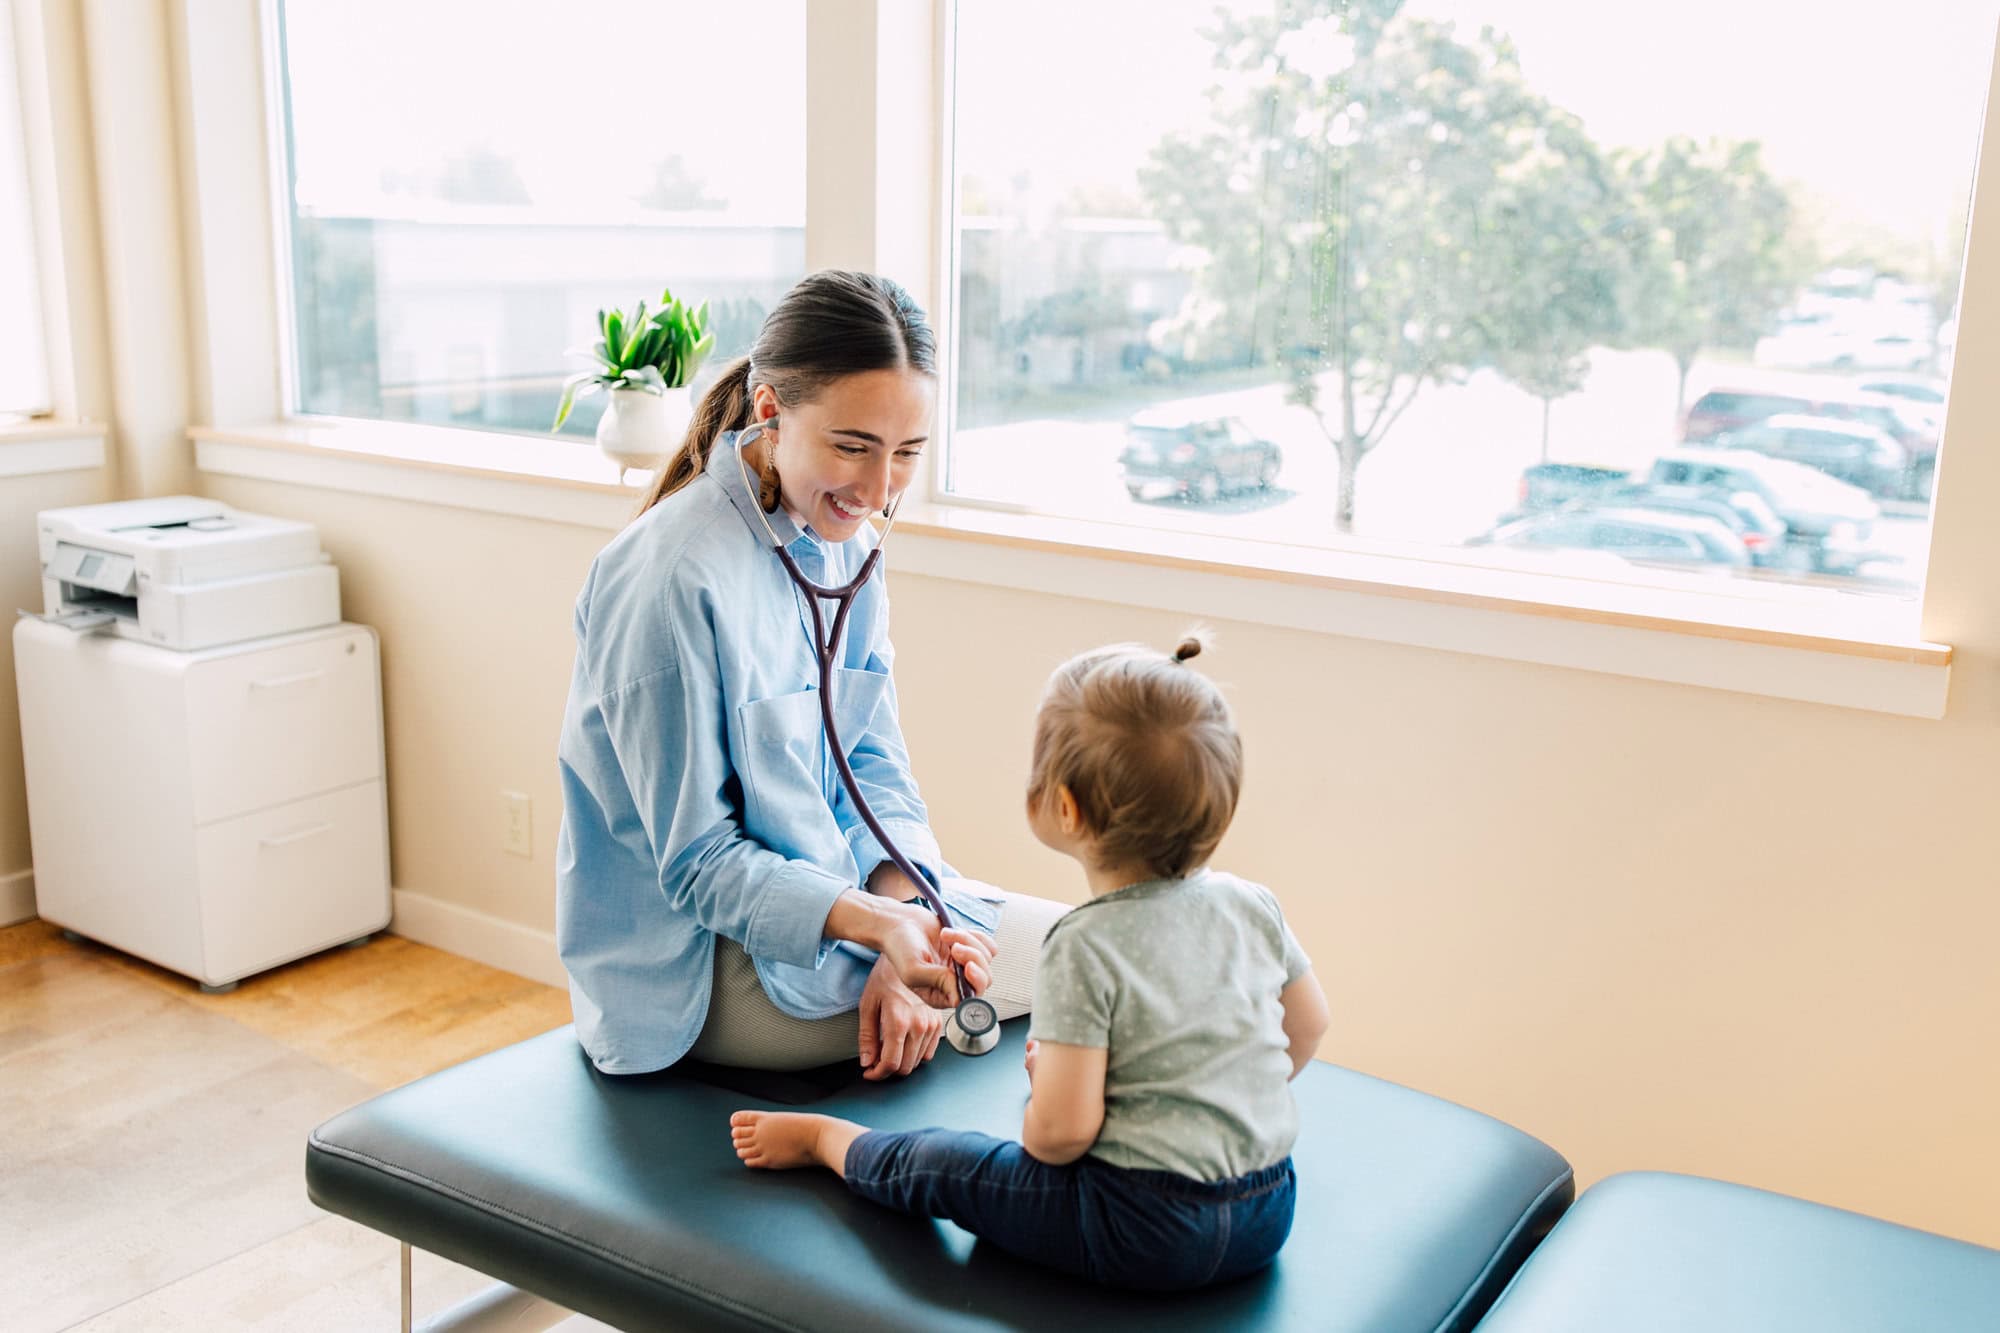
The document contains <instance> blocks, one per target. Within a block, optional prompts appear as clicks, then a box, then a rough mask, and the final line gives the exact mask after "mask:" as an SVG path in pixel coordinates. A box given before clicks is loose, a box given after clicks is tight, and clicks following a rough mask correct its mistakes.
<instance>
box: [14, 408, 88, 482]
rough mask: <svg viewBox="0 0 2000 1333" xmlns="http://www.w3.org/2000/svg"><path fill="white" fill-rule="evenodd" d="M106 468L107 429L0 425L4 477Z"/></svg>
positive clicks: (81, 423) (83, 423)
mask: <svg viewBox="0 0 2000 1333" xmlns="http://www.w3.org/2000/svg"><path fill="white" fill-rule="evenodd" d="M103 466H104V427H103V426H101V425H99V424H98V423H97V422H94V421H37V420H28V421H16V422H7V423H0V477H34V476H42V475H45V474H47V473H52V472H88V471H90V470H92V469H93V468H101V467H103Z"/></svg>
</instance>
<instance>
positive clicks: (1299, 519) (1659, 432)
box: [949, 351, 1930, 596]
mask: <svg viewBox="0 0 2000 1333" xmlns="http://www.w3.org/2000/svg"><path fill="white" fill-rule="evenodd" d="M1759 373H1760V372H1758V371H1756V370H1753V369H1751V368H1749V367H1747V366H1745V365H1741V364H1737V363H1729V362H1697V363H1696V365H1695V366H1694V367H1693V369H1692V371H1691V373H1690V375H1689V380H1688V385H1687V399H1688V401H1690V402H1692V401H1693V400H1694V399H1695V397H1696V396H1697V395H1699V394H1700V393H1702V392H1703V391H1704V390H1705V389H1707V388H1708V387H1709V386H1711V385H1714V384H1717V383H1722V382H1733V381H1736V380H1740V379H1743V378H1746V377H1752V378H1754V377H1756V376H1757V375H1758V374H1759ZM1674 380H1675V374H1674V366H1673V363H1672V362H1671V360H1669V359H1668V358H1667V357H1666V356H1665V355H1664V354H1661V353H1658V352H1612V351H1600V352H1597V353H1594V354H1593V356H1592V371H1591V376H1590V379H1589V381H1588V383H1587V384H1586V386H1585V388H1584V389H1583V391H1581V392H1579V393H1576V394H1572V395H1570V396H1569V397H1567V398H1562V399H1559V400H1557V401H1556V403H1555V405H1554V408H1553V411H1552V412H1551V414H1550V426H1549V450H1548V457H1549V459H1550V460H1552V461H1557V462H1566V463H1591V464H1597V465H1600V466H1609V467H1617V468H1625V469H1630V470H1633V471H1638V472H1643V471H1644V470H1645V469H1647V468H1649V467H1650V466H1651V464H1652V461H1653V459H1654V458H1656V457H1657V456H1658V455H1659V454H1660V453H1661V452H1662V451H1663V450H1666V449H1670V448H1672V447H1674V446H1675V445H1676V444H1677V443H1678V442H1679V420H1678V413H1677V412H1676V410H1675V403H1674V394H1675V383H1674ZM1147 402H1148V403H1149V404H1150V405H1151V406H1153V407H1156V408H1167V409H1170V410H1173V411H1179V412H1185V413H1186V414H1188V415H1189V416H1209V415H1213V416H1231V415H1233V416H1236V417H1238V418H1240V419H1241V420H1242V422H1243V423H1244V424H1245V425H1246V426H1247V427H1249V429H1250V430H1251V431H1252V432H1253V433H1255V434H1257V435H1259V436H1262V437H1263V438H1265V439H1268V440H1271V441H1274V442H1275V443H1277V444H1278V445H1279V446H1280V447H1281V448H1282V450H1283V451H1284V462H1283V466H1282V468H1281V470H1280V472H1279V475H1278V478H1277V482H1276V484H1275V485H1273V486H1272V487H1271V488H1270V490H1269V491H1267V492H1252V493H1249V494H1243V495H1236V496H1225V497H1223V498H1222V499H1220V500H1218V501H1216V502H1214V503H1210V504H1203V505H1195V504H1188V503H1184V502H1180V501H1173V500H1162V501H1135V500H1134V499H1132V498H1131V497H1130V496H1128V495H1127V493H1126V490H1125V486H1124V483H1123V480H1122V474H1121V470H1120V466H1119V453H1120V451H1121V450H1122V449H1123V447H1124V444H1125V438H1126V431H1125V421H1126V419H1127V417H1128V416H1129V414H1130V410H1135V409H1136V408H1137V407H1138V406H1139V402H1138V401H1137V400H1135V402H1134V403H1133V404H1131V405H1130V408H1129V409H1128V408H1126V407H1125V406H1124V405H1121V404H1118V403H1115V402H1104V401H1099V402H1095V403H1092V404H1090V406H1089V408H1088V409H1087V410H1088V414H1089V416H1090V417H1091V418H1094V419H1086V420H1078V419H1073V418H1064V417H1060V416H1055V415H1050V416H1046V417H1039V418H1027V419H1023V420H1018V421H1013V422H1009V423H1007V424H1004V425H996V426H984V427H978V428H973V429H967V430H961V431H959V432H958V433H957V434H956V435H955V437H954V439H953V452H952V457H951V460H950V464H949V466H950V487H951V489H952V490H953V491H954V492H956V493H959V494H963V495H968V496H972V497H977V498H981V499H989V500H997V501H1001V502H1006V503H1012V504H1021V505H1025V506H1029V507H1031V508H1034V509H1036V510H1040V511H1043V512H1049V513H1058V514H1065V515H1073V516H1076V517H1086V518H1096V519H1107V520H1111V521H1116V522H1124V523H1141V524H1146V525H1149V526H1159V527H1165V528H1173V529H1180V530H1193V531H1205V532H1214V533H1221V534H1226V535H1230V536H1240V537H1250V538H1255V539H1259V540H1265V541H1274V542H1284V543H1295V544H1301V545H1332V544H1335V543H1336V542H1337V541H1338V539H1339V534H1338V532H1337V529H1336V526H1335V523H1334V519H1333V513H1334V497H1335V495H1336V493H1337V485H1338V477H1339V467H1338V460H1337V457H1336V455H1335V452H1334V447H1333V445H1332V444H1331V443H1330V442H1329V441H1328V440H1327V439H1326V437H1325V436H1324V435H1323V434H1322V433H1321V432H1320V430H1319V428H1318V426H1317V425H1316V424H1314V422H1313V421H1312V420H1311V419H1310V417H1309V416H1308V415H1307V413H1306V411H1305V409H1303V408H1299V407H1294V406H1290V405H1288V404H1287V403H1286V402H1285V394H1284V388H1283V386H1282V385H1278V384H1269V385H1264V386H1259V387H1255V388H1247V389H1239V390H1234V391H1230V392H1223V393H1211V394H1197V395H1193V396H1189V397H1185V398H1174V399H1168V400H1164V401H1163V400H1162V399H1160V398H1158V397H1157V396H1156V397H1154V398H1152V399H1150V400H1147ZM1337 403H1338V399H1337V387H1336V386H1334V385H1331V384H1328V385H1324V386H1323V387H1322V408H1323V409H1327V410H1333V409H1336V408H1337ZM1541 422H1542V404H1541V402H1540V400H1538V399H1536V398H1533V397H1531V396H1530V395H1528V394H1526V393H1524V392H1523V391H1522V390H1520V389H1518V388H1516V387H1514V386H1513V385H1511V384H1509V383H1507V382H1506V381H1504V380H1502V379H1501V378H1500V377H1499V376H1497V375H1495V374H1493V373H1492V372H1490V371H1480V372H1476V373H1474V374H1473V375H1472V376H1471V377H1470V378H1469V379H1468V380H1467V381H1466V382H1465V383H1463V384H1458V385H1427V386H1425V388H1424V389H1423V390H1422V391H1420V392H1419V393H1418V395H1417V397H1416V398H1415V400H1414V401H1413V402H1412V403H1411V405H1410V407H1409V409H1408V410H1407V411H1406V412H1404V414H1403V415H1402V417H1401V418H1400V419H1399V420H1398V421H1397V422H1396V425H1395V427H1394V430H1393V432H1392V433H1391V434H1390V435H1389V436H1388V437H1387V438H1386V439H1385V440H1384V442H1383V443H1382V444H1381V445H1379V446H1378V447H1377V448H1376V449H1374V450H1373V451H1372V452H1371V453H1370V454H1369V455H1368V456H1367V457H1365V458H1364V459H1363V460H1362V462H1361V466H1360V469H1359V471H1358V473H1357V479H1356V488H1355V491H1356V501H1355V521H1354V536H1356V537H1358V538H1363V539H1367V540H1369V541H1371V542H1372V541H1384V542H1393V543H1410V544H1413V545H1418V546H1429V547H1438V546H1444V547H1457V546H1461V545H1463V544H1464V543H1465V542H1466V541H1467V540H1469V539H1471V538H1473V537H1476V536H1478V535H1479V534H1481V533H1484V532H1486V531H1488V530H1489V529H1491V528H1492V527H1493V525H1494V523H1495V521H1496V520H1497V519H1498V518H1500V517H1501V516H1502V515H1504V514H1505V513H1507V512H1508V511H1509V510H1511V509H1512V508H1513V507H1514V505H1515V504H1516V502H1517V499H1518V493H1519V486H1520V479H1521V473H1522V471H1523V469H1525V468H1527V467H1529V466H1531V465H1533V464H1535V463H1538V462H1540V461H1542V451H1541V428H1542V427H1541ZM1929 536H1930V520H1929V516H1928V506H1927V505H1923V504H1915V503H1907V502H1888V503H1885V504H1884V505H1883V512H1882V518H1881V519H1880V520H1879V521H1878V522H1877V523H1876V525H1875V528H1874V531H1873V533H1872V535H1871V537H1870V539H1869V543H1868V546H1869V549H1870V551H1871V553H1872V554H1873V557H1874V558H1872V559H1871V560H1870V561H1869V563H1868V564H1867V565H1865V566H1864V567H1863V569H1862V571H1861V572H1860V573H1859V574H1858V575H1854V576H1851V577H1844V578H1841V579H1839V580H1838V582H1839V583H1841V584H1842V585H1844V586H1851V587H1854V588H1855V589H1856V590H1857V591H1861V590H1866V591H1869V592H1874V593H1878V594H1887V595H1901V596H1914V595H1916V593H1917V592H1918V590H1919V588H1920V587H1921V583H1922V578H1923V567H1924V562H1925V559H1926V556H1927V551H1928V545H1929ZM1593 554H1594V553H1593ZM1761 576H1765V577H1768V576H1769V575H1768V574H1763V575H1761Z"/></svg>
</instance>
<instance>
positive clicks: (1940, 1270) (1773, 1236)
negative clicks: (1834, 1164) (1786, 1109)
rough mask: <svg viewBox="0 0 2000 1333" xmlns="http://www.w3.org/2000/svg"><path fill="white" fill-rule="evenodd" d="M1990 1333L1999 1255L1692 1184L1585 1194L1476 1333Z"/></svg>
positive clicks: (1779, 1200)
mask: <svg viewBox="0 0 2000 1333" xmlns="http://www.w3.org/2000/svg"><path fill="white" fill-rule="evenodd" d="M1793 1328H1796V1329H1811V1330H1812V1333H1897V1330H1909V1331H1910V1333H1916V1330H1920V1329H1921V1330H1923V1331H1924V1333H1975V1330H1976V1331H1977V1333H1993V1330H1995V1329H2000V1250H1988V1249H1984V1248H1982V1247H1980V1246H1977V1245H1969V1244H1967V1243H1965V1242H1964V1241H1957V1240H1947V1239H1945V1238H1944V1237H1942V1236H1934V1235H1932V1234H1930V1233H1929V1232H1927V1231H1913V1230H1911V1229H1910V1228H1908V1227H1901V1226H1897V1225H1895V1224H1894V1223H1891V1222H1884V1221H1881V1220H1879V1219H1877V1218H1873V1217H1863V1216H1861V1215H1860V1214H1859V1213H1849V1212H1843V1211H1841V1210H1840V1209H1838V1208H1828V1207H1826V1206H1824V1205H1822V1204H1817V1203H1807V1202H1806V1201H1805V1200H1803V1199H1792V1198H1787V1197H1786V1196H1784V1195H1782V1194H1767V1193H1766V1192H1764V1191H1763V1190H1756V1189H1749V1188H1747V1187H1745V1186H1742V1185H1727V1184H1724V1183H1723V1182H1721V1181H1718V1180H1703V1179H1700V1178H1698V1177H1695V1176H1677V1175H1665V1174H1659V1173H1651V1172H1635V1173H1632V1174H1628V1175H1618V1176H1610V1177H1608V1178H1606V1179H1604V1180H1602V1181H1599V1182H1598V1183H1597V1184H1595V1185H1593V1186H1591V1187H1590V1188H1589V1189H1587V1190H1585V1191H1584V1193H1583V1197H1582V1198H1581V1199H1579V1200H1578V1201H1577V1204H1576V1207H1574V1208H1572V1209H1570V1211H1569V1214H1568V1216H1566V1217H1564V1218H1563V1220H1562V1224H1561V1225H1560V1226H1558V1227H1557V1228H1556V1230H1555V1234H1553V1235H1551V1236H1550V1237H1549V1238H1548V1239H1547V1240H1546V1241H1544V1242H1543V1243H1542V1246H1541V1248H1540V1249H1538V1250H1536V1251H1535V1253H1534V1254H1533V1256H1531V1257H1530V1258H1529V1260H1528V1262H1527V1263H1526V1265H1524V1266H1523V1267H1522V1269H1521V1271H1520V1272H1519V1273H1518V1274H1517V1275H1516V1277H1515V1279H1514V1284H1513V1285H1512V1286H1511V1287H1509V1288H1508V1289H1507V1292H1506V1294H1505V1295H1504V1296H1502V1297H1501V1298H1500V1301H1499V1303H1498V1304H1497V1305H1495V1306H1494V1307H1493V1310H1492V1313H1490V1314H1489V1315H1487V1317H1486V1319H1485V1320H1484V1322H1482V1323H1481V1324H1480V1325H1479V1333H1567V1331H1569V1330H1575V1331H1576V1333H1582V1330H1586V1329H1588V1330H1593V1333H1594V1331H1595V1330H1601V1329H1617V1330H1619V1333H1666V1330H1670V1329H1671V1330H1675V1331H1676V1333H1679V1330H1684V1329H1701V1330H1702V1331H1703V1333H1749V1330H1758V1331H1759V1333H1762V1330H1767V1329H1793Z"/></svg>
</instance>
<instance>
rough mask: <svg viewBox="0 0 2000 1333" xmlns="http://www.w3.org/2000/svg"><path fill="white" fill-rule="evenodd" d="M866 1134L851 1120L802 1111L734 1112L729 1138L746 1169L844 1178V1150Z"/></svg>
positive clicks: (730, 1121)
mask: <svg viewBox="0 0 2000 1333" xmlns="http://www.w3.org/2000/svg"><path fill="white" fill-rule="evenodd" d="M866 1132H867V1131H866V1130H865V1129H864V1128H863V1127H862V1126H860V1125H857V1124H855V1123H854V1122H853V1121H852V1120H842V1119H840V1118H839V1117H837V1116H830V1115H808V1114H806V1113H805V1112H803V1111H737V1112H734V1113H733V1114H732V1115H731V1116H730V1117H729V1138H730V1141H731V1142H732V1143H734V1144H735V1146H736V1155H737V1156H738V1157H740V1158H742V1159H743V1164H744V1165H745V1166H757V1167H763V1168H765V1169H767V1170H772V1171H785V1170H789V1169H791V1168H792V1167H796V1166H823V1167H825V1168H827V1169H828V1170H829V1171H833V1172H836V1173H838V1174H841V1175H845V1174H846V1167H847V1148H848V1145H849V1144H851V1143H853V1142H854V1140H856V1139H857V1138H860V1137H861V1135H862V1134H864V1133H866Z"/></svg>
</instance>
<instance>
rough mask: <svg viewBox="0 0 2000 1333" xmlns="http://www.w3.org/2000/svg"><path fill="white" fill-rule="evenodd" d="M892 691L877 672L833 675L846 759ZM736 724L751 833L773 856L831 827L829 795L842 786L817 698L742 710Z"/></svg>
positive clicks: (809, 694)
mask: <svg viewBox="0 0 2000 1333" xmlns="http://www.w3.org/2000/svg"><path fill="white" fill-rule="evenodd" d="M888 684H889V678H888V677H887V676H886V675H884V674H882V673H880V672H875V671H860V670H856V669H853V668H850V667H839V668H836V669H835V672H834V687H833V707H834V723H835V725H836V726H837V727H838V728H839V731H840V742H841V745H842V746H843V747H844V749H845V750H846V752H847V754H848V755H850V756H851V755H852V754H853V753H854V747H855V746H857V745H859V744H860V743H861V740H862V738H863V737H864V736H865V735H867V733H868V728H869V726H870V724H872V723H873V722H874V720H875V714H876V712H877V711H878V710H879V709H880V708H881V706H882V702H883V697H884V695H885V694H886V693H887V691H888ZM737 725H738V727H739V730H740V732H741V735H742V738H743V750H742V754H743V774H742V777H743V788H744V798H745V801H746V803H747V805H748V809H747V810H746V811H745V814H746V820H745V823H746V824H747V825H748V829H747V831H748V832H750V833H751V834H752V836H754V837H756V838H757V839H758V841H760V842H763V843H765V844H766V845H767V846H770V847H772V848H773V849H776V850H785V849H791V848H800V847H802V846H803V845H805V844H806V843H807V841H808V837H807V830H808V829H809V828H812V827H813V826H815V825H823V826H827V827H830V826H831V822H832V819H833V811H832V805H831V799H832V798H831V792H832V791H834V790H837V789H838V784H839V781H840V779H839V776H838V775H837V774H834V773H832V772H831V771H830V768H831V766H830V764H828V762H827V757H826V756H827V748H826V744H825V742H824V740H822V735H823V733H824V723H823V722H822V720H821V717H820V698H819V691H818V690H813V689H808V690H796V691H794V692H793V693H791V694H779V695H774V696H772V697H771V698H768V699H757V700H753V701H752V702H750V703H746V704H741V705H739V706H738V708H737Z"/></svg>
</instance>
